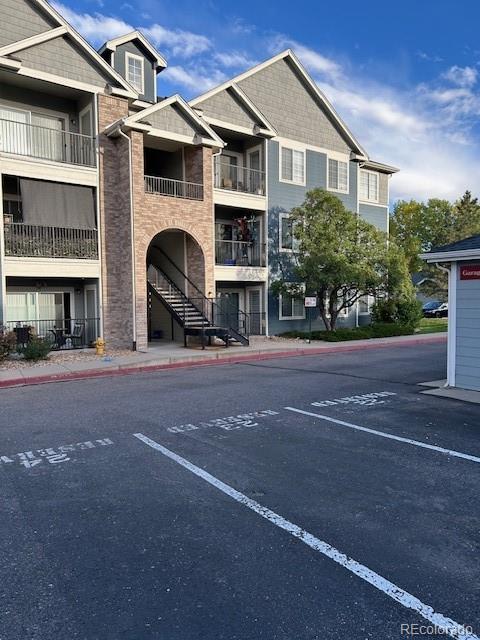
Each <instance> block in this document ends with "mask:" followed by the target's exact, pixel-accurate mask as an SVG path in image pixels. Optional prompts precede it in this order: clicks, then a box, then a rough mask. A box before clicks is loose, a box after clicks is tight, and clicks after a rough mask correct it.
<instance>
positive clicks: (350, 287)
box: [272, 189, 408, 331]
mask: <svg viewBox="0 0 480 640" xmlns="http://www.w3.org/2000/svg"><path fill="white" fill-rule="evenodd" d="M290 219H291V221H292V226H293V234H294V237H295V239H296V249H295V251H294V257H293V274H294V278H295V281H296V282H297V284H295V285H292V284H291V282H290V281H291V280H292V277H291V275H290V274H289V273H280V274H279V275H280V277H279V278H278V280H277V282H276V283H274V285H273V287H272V288H273V290H274V291H276V292H278V293H288V294H290V295H294V296H303V295H305V294H306V295H315V296H316V297H317V299H318V306H319V311H320V315H321V317H322V320H323V322H324V323H325V327H326V328H327V330H329V331H333V330H334V329H335V326H336V323H337V318H338V316H339V314H340V313H341V312H342V310H343V309H348V308H349V307H352V306H353V305H354V304H355V303H356V302H357V301H358V300H359V299H360V298H361V297H362V296H365V295H371V296H375V297H378V296H379V295H380V296H381V295H387V293H388V280H389V273H390V272H392V269H393V264H394V261H393V251H394V248H393V246H392V245H389V243H388V239H387V235H386V234H385V233H383V232H381V231H380V230H378V229H377V228H376V227H374V226H373V225H371V224H369V223H368V222H366V221H365V220H363V219H362V218H360V217H359V216H358V215H357V214H355V213H352V212H351V211H348V210H347V209H346V208H345V206H344V205H343V203H342V201H341V200H340V199H339V198H337V197H336V196H335V195H334V194H332V193H330V192H328V191H325V190H323V189H313V190H312V191H309V192H308V193H307V195H306V198H305V201H304V202H303V204H302V205H300V206H299V207H296V208H294V209H292V211H291V212H290ZM395 251H396V252H397V253H396V255H397V257H398V255H400V253H401V250H399V249H398V248H396V247H395ZM402 255H403V254H402ZM404 271H405V273H407V272H408V270H407V269H406V267H405V270H404ZM392 273H393V272H392ZM407 275H408V273H407ZM394 278H396V281H400V280H402V277H401V276H400V275H399V274H397V275H396V276H394Z"/></svg>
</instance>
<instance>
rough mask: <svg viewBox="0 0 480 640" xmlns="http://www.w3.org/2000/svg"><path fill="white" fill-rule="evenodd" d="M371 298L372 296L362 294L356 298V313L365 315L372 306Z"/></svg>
mask: <svg viewBox="0 0 480 640" xmlns="http://www.w3.org/2000/svg"><path fill="white" fill-rule="evenodd" d="M372 302H373V298H372V296H362V297H361V298H359V299H358V313H359V314H360V315H367V314H369V313H370V310H371V308H372Z"/></svg>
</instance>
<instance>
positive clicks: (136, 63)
mask: <svg viewBox="0 0 480 640" xmlns="http://www.w3.org/2000/svg"><path fill="white" fill-rule="evenodd" d="M143 64H144V60H143V58H142V56H137V55H135V54H134V53H128V52H127V53H126V54H125V65H126V67H127V80H128V82H129V83H130V84H131V85H132V87H134V88H135V89H136V90H137V91H138V93H140V94H143V93H144V91H145V88H144V71H143Z"/></svg>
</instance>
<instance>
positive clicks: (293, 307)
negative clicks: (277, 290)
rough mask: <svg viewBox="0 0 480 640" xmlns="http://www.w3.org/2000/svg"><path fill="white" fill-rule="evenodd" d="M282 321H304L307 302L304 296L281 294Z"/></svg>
mask: <svg viewBox="0 0 480 640" xmlns="http://www.w3.org/2000/svg"><path fill="white" fill-rule="evenodd" d="M279 318H280V320H304V318H305V300H304V297H303V295H302V296H299V295H298V294H297V295H290V294H288V293H281V294H280V296H279Z"/></svg>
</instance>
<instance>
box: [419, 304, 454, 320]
mask: <svg viewBox="0 0 480 640" xmlns="http://www.w3.org/2000/svg"><path fill="white" fill-rule="evenodd" d="M425 306H426V305H425ZM423 315H424V317H425V318H448V302H442V303H439V304H438V305H436V306H433V305H432V307H431V308H428V309H425V307H423Z"/></svg>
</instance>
